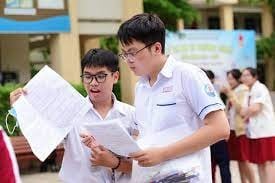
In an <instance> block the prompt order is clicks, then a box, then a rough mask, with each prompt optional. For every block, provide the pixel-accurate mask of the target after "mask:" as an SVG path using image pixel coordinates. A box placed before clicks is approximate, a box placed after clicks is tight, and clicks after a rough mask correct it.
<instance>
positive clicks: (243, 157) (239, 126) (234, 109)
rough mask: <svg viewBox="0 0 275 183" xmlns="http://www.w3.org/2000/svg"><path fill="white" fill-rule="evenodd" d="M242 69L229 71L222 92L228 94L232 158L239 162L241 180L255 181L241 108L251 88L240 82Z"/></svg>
mask: <svg viewBox="0 0 275 183" xmlns="http://www.w3.org/2000/svg"><path fill="white" fill-rule="evenodd" d="M241 75H242V73H241V71H240V70H239V69H232V70H230V71H228V72H227V81H228V84H229V86H223V87H222V88H221V92H223V93H224V94H226V96H227V98H228V101H227V105H226V107H227V116H228V121H229V123H230V128H231V131H230V138H229V140H228V149H229V157H230V160H234V161H237V162H238V166H239V171H240V176H241V182H242V183H247V182H248V183H255V181H256V178H255V175H254V173H253V169H252V165H251V164H250V162H249V161H250V146H249V144H250V140H249V139H248V138H247V136H246V122H245V121H244V119H243V118H242V116H241V115H240V111H241V109H242V108H243V107H244V105H245V104H246V103H247V99H248V92H249V89H248V87H247V86H246V85H244V84H242V83H241V82H240V79H241Z"/></svg>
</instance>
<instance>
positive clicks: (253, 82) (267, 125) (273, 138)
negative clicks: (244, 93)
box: [241, 67, 275, 183]
mask: <svg viewBox="0 0 275 183" xmlns="http://www.w3.org/2000/svg"><path fill="white" fill-rule="evenodd" d="M242 82H243V83H244V84H245V85H247V86H248V87H249V97H248V102H247V106H246V107H245V108H244V109H242V110H241V115H242V116H243V117H244V119H245V121H246V122H247V132H246V134H247V136H248V137H249V138H250V161H251V162H252V163H255V164H257V166H258V171H259V177H260V181H261V182H262V183H272V182H274V180H275V166H274V163H273V161H274V160H275V118H274V109H273V105H272V102H271V97H270V94H269V91H268V89H267V87H266V86H265V85H264V84H262V83H260V82H259V81H258V79H257V71H256V69H254V68H250V67H248V68H246V69H245V70H244V71H243V73H242Z"/></svg>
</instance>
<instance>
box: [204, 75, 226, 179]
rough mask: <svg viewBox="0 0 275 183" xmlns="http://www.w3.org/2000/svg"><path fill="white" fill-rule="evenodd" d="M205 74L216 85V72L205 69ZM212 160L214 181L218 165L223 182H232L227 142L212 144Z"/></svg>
mask: <svg viewBox="0 0 275 183" xmlns="http://www.w3.org/2000/svg"><path fill="white" fill-rule="evenodd" d="M204 72H205V74H206V75H207V77H208V78H209V80H210V81H211V83H212V84H213V85H214V83H215V74H214V73H213V71H211V70H204ZM210 151H211V160H212V164H211V166H212V179H213V180H212V181H213V182H215V173H216V165H218V166H219V168H220V175H221V180H222V183H231V173H230V164H229V155H228V148H227V142H226V141H225V140H221V141H219V142H216V143H215V144H213V145H211V146H210Z"/></svg>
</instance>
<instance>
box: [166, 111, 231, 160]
mask: <svg viewBox="0 0 275 183" xmlns="http://www.w3.org/2000/svg"><path fill="white" fill-rule="evenodd" d="M220 112H222V111H220ZM215 113H216V112H215ZM222 113H223V112H222ZM222 113H220V114H218V116H217V115H215V114H209V115H210V116H208V117H206V118H208V119H206V120H205V125H204V126H203V127H201V128H200V129H199V130H198V131H196V132H195V133H194V134H192V135H190V136H189V137H186V138H184V139H182V140H180V141H178V142H176V143H173V144H171V145H169V146H167V147H165V148H164V153H163V154H164V159H165V160H169V159H174V158H177V157H180V156H184V155H187V154H191V153H193V152H196V151H199V150H201V149H203V148H205V147H207V146H209V145H211V144H213V143H215V142H217V141H219V140H222V139H227V138H228V136H229V133H230V130H229V124H228V121H227V119H226V116H225V114H222ZM212 115H213V116H212ZM213 120H214V121H213Z"/></svg>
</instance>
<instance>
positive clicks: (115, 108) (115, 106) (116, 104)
mask: <svg viewBox="0 0 275 183" xmlns="http://www.w3.org/2000/svg"><path fill="white" fill-rule="evenodd" d="M86 99H87V100H88V101H89V103H90V104H91V105H92V106H91V107H92V110H95V109H94V105H93V103H92V102H91V100H90V98H89V96H87V97H86ZM112 100H113V107H112V108H111V109H110V110H112V111H118V112H119V113H120V114H122V115H123V116H126V115H127V113H126V111H125V110H124V108H123V106H122V105H121V102H120V101H118V100H117V98H116V96H115V94H114V93H112Z"/></svg>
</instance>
